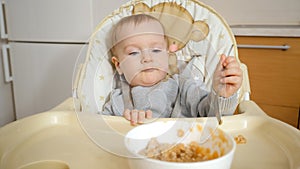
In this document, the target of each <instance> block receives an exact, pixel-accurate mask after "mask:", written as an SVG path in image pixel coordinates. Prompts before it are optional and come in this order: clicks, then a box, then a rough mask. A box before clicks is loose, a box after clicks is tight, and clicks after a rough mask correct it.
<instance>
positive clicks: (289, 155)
mask: <svg viewBox="0 0 300 169" xmlns="http://www.w3.org/2000/svg"><path fill="white" fill-rule="evenodd" d="M240 110H241V112H244V113H243V114H239V115H234V116H231V117H224V118H223V120H224V121H223V124H222V126H221V128H222V129H224V130H225V131H227V132H229V133H230V134H232V136H233V137H235V136H237V135H242V136H244V137H245V138H246V139H247V141H246V143H245V144H237V148H236V152H235V156H234V160H233V163H232V167H231V168H232V169H241V168H242V169H247V168H249V169H253V168H264V169H268V168H270V169H288V168H292V169H299V168H300V160H299V159H300V141H299V140H300V132H299V130H297V129H295V128H293V127H291V126H289V125H287V124H285V123H282V122H280V121H278V120H275V119H272V118H270V117H268V116H266V115H265V114H264V113H263V111H262V110H261V109H260V108H259V107H258V106H257V105H256V104H255V103H254V102H252V101H246V102H243V103H241V106H240ZM87 118H89V117H87ZM105 119H106V120H107V121H108V122H109V123H110V125H111V126H113V127H114V128H116V129H117V130H119V131H121V132H123V133H126V132H127V131H129V130H130V129H131V128H133V127H132V126H130V125H129V123H128V121H126V120H125V119H124V118H122V117H113V116H106V117H105ZM87 120H88V119H87ZM90 120H91V123H93V122H94V121H95V119H90ZM162 120H174V119H162ZM99 131H100V132H103V130H102V129H101V128H100V129H99ZM0 138H1V139H0V158H1V159H0V169H15V168H18V169H33V168H43V167H45V168H52V169H58V168H59V169H68V168H70V169H82V168H89V169H93V168H95V169H96V168H97V169H99V168H103V169H119V168H120V166H121V168H124V169H126V168H129V167H128V164H127V161H126V158H124V157H119V156H116V155H113V154H111V153H109V152H106V151H104V150H102V149H101V148H100V147H98V146H97V145H96V144H95V143H94V142H93V141H92V140H90V139H89V137H88V136H87V135H86V133H85V132H84V131H83V130H82V128H81V126H80V123H79V122H78V120H77V116H76V113H75V112H73V111H50V112H46V113H41V114H38V115H34V116H31V117H28V118H25V119H22V120H19V121H16V122H13V123H11V124H9V125H6V126H4V127H2V128H0ZM112 139H113V138H112ZM114 141H116V140H114Z"/></svg>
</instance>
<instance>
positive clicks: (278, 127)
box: [0, 0, 300, 169]
mask: <svg viewBox="0 0 300 169" xmlns="http://www.w3.org/2000/svg"><path fill="white" fill-rule="evenodd" d="M144 12H146V13H148V14H149V13H153V12H154V13H155V14H154V15H155V16H156V17H158V18H160V19H162V22H167V23H163V24H165V26H166V27H165V29H166V30H165V32H166V35H167V36H168V37H169V38H168V41H169V44H175V45H177V49H178V50H176V52H174V53H172V59H173V60H171V62H170V64H171V65H172V64H173V66H174V64H179V63H183V64H180V65H177V66H179V71H180V66H181V65H183V66H184V65H185V64H187V63H189V62H190V61H191V60H193V63H192V64H193V68H195V70H196V71H197V72H198V73H197V78H199V79H201V80H202V82H203V83H204V84H205V86H206V88H207V89H208V90H210V89H211V85H212V78H211V77H212V75H213V72H214V69H215V67H216V65H217V63H218V61H219V56H220V55H221V54H226V55H227V54H228V52H229V51H230V48H231V47H232V46H233V50H231V52H230V53H229V55H230V56H232V57H236V59H237V60H238V61H239V59H238V49H237V44H236V41H235V37H234V34H233V33H232V31H231V29H230V27H229V25H228V24H227V23H226V21H225V20H224V18H222V16H220V15H219V14H218V13H217V12H216V11H215V10H214V9H212V8H211V7H209V6H207V5H205V4H203V3H201V2H199V1H197V0H187V1H184V0H133V1H130V2H127V3H125V4H124V5H122V6H121V7H119V8H118V9H116V10H115V11H114V12H112V13H111V14H110V15H109V16H107V17H106V18H105V19H104V20H103V21H102V22H101V23H100V24H99V25H98V26H97V28H96V29H95V31H94V33H93V34H92V35H91V37H90V40H89V44H88V50H87V53H86V55H85V56H84V57H85V59H84V62H83V63H79V64H77V65H76V66H77V72H76V73H75V75H74V81H73V89H72V91H73V97H72V98H69V99H67V100H66V101H65V102H63V103H61V104H60V105H58V106H56V107H55V108H53V109H52V110H50V111H48V112H44V113H40V114H37V115H34V116H30V117H27V118H24V119H22V120H19V121H16V122H13V123H11V124H9V125H6V126H4V127H2V128H0V159H1V160H0V169H15V168H17V169H35V168H45V169H46V168H51V169H69V168H70V169H77V168H78V169H82V168H89V169H93V168H103V169H104V168H105V169H106V168H111V169H114V168H120V167H121V168H128V164H127V161H126V157H124V156H118V155H117V154H116V153H114V152H116V151H125V150H124V146H123V144H124V143H123V137H122V136H124V134H126V133H127V132H128V131H129V130H130V129H132V128H133V127H134V126H131V125H130V124H129V122H128V121H127V120H125V119H124V118H123V117H118V116H105V115H100V114H99V112H101V111H102V110H103V106H104V104H105V103H106V101H107V100H108V96H109V94H110V91H111V90H112V88H113V86H114V84H115V83H117V82H115V78H114V74H115V72H116V71H115V69H114V67H113V65H112V63H111V59H110V56H111V53H110V51H109V48H110V43H111V42H110V31H111V29H112V27H113V26H114V25H115V24H116V23H117V22H118V21H119V20H120V19H121V18H123V17H125V16H129V15H133V14H137V13H144ZM157 12H158V13H164V14H166V16H169V17H166V18H167V19H166V18H164V16H163V15H157ZM159 16H160V17H159ZM172 16H176V18H181V19H177V20H174V18H173V17H172ZM172 18H173V19H172ZM168 25H169V27H168ZM170 25H171V26H170ZM186 25H192V27H185V26H186ZM176 28H178V29H176ZM179 28H180V29H179ZM185 29H186V30H185ZM182 32H185V33H186V34H185V35H182V34H181V33H182ZM193 58H195V59H193ZM81 59H82V58H81ZM79 60H80V59H79ZM239 62H240V61H239ZM240 66H241V69H242V70H243V84H242V87H241V88H240V90H239V91H238V95H239V106H238V110H237V112H238V113H237V114H236V115H232V116H225V117H223V124H222V125H221V126H220V128H221V129H223V130H224V131H226V132H229V133H230V134H231V135H232V137H237V136H243V137H244V138H245V139H246V142H244V143H243V144H237V148H236V152H235V156H234V160H233V163H232V168H233V169H234V168H272V169H275V168H278V169H279V168H284V169H287V168H291V169H299V168H300V161H299V159H300V153H299V152H300V142H299V140H300V133H299V131H298V130H297V129H295V128H293V127H291V126H289V125H288V124H285V123H283V122H280V121H278V120H276V119H273V118H271V117H269V116H267V115H266V114H265V113H264V112H263V111H262V110H261V109H260V108H259V107H258V106H257V105H256V103H255V102H253V101H251V98H250V85H249V78H248V73H247V67H246V65H245V64H243V63H240ZM175 72H176V70H175ZM197 119H199V120H201V118H197ZM160 120H175V119H174V118H163V119H160ZM116 133H117V134H116ZM100 142H101V143H100ZM99 143H100V144H99ZM110 150H111V151H110Z"/></svg>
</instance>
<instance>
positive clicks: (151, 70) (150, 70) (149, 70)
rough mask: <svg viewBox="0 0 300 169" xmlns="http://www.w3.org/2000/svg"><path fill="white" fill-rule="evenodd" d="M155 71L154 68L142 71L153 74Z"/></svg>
mask: <svg viewBox="0 0 300 169" xmlns="http://www.w3.org/2000/svg"><path fill="white" fill-rule="evenodd" d="M155 70H156V68H147V69H144V70H143V72H153V71H155Z"/></svg>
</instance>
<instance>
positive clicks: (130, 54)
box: [128, 51, 141, 56]
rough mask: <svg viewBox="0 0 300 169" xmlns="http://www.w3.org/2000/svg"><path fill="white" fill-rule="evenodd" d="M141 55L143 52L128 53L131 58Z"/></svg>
mask: <svg viewBox="0 0 300 169" xmlns="http://www.w3.org/2000/svg"><path fill="white" fill-rule="evenodd" d="M140 54H141V52H139V51H133V52H129V53H128V55H129V56H138V55H140Z"/></svg>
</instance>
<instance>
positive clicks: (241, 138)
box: [234, 134, 247, 144]
mask: <svg viewBox="0 0 300 169" xmlns="http://www.w3.org/2000/svg"><path fill="white" fill-rule="evenodd" d="M234 141H235V142H236V144H246V143H247V139H246V138H245V137H244V136H243V135H241V134H239V135H238V136H236V137H234Z"/></svg>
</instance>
